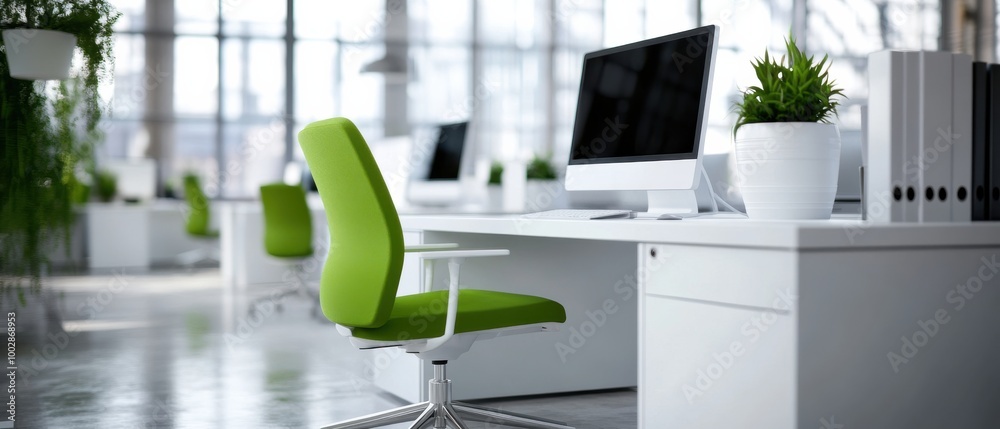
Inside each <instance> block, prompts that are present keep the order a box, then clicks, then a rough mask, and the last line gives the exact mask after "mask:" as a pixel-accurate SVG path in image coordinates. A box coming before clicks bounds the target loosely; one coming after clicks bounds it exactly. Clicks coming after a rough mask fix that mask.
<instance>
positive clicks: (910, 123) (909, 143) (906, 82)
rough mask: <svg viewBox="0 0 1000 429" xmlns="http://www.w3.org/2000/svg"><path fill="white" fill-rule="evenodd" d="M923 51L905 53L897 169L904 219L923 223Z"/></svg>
mask: <svg viewBox="0 0 1000 429" xmlns="http://www.w3.org/2000/svg"><path fill="white" fill-rule="evenodd" d="M920 54H921V53H920V52H903V53H902V55H903V61H904V62H903V72H902V75H903V95H902V97H899V98H900V99H901V100H902V102H903V125H902V127H903V131H902V134H903V141H902V142H901V147H900V148H899V153H898V156H900V157H902V159H901V160H899V164H898V166H897V167H895V168H899V169H900V170H902V171H900V172H899V173H898V174H899V175H900V180H901V181H902V183H903V186H902V188H903V204H902V206H903V221H905V222H919V221H920V220H921V217H920V215H921V212H922V210H923V205H922V202H923V198H922V197H921V194H922V192H921V187H922V186H921V185H922V179H923V174H922V173H921V171H920V167H919V164H920V148H921V146H922V145H921V143H920V135H921V134H922V130H921V128H922V127H921V122H922V121H921V113H922V112H921V110H920V106H921V102H922V97H921V94H922V85H921V75H922V73H921V71H920V69H921V55H920Z"/></svg>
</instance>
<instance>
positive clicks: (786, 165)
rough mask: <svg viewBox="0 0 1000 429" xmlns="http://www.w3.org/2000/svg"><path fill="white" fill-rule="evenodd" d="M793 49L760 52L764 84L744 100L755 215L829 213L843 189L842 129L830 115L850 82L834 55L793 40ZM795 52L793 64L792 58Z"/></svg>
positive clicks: (744, 146) (741, 147)
mask: <svg viewBox="0 0 1000 429" xmlns="http://www.w3.org/2000/svg"><path fill="white" fill-rule="evenodd" d="M785 46H786V48H787V51H788V55H787V57H781V59H780V60H778V61H775V59H774V57H772V56H770V55H769V53H768V52H767V51H766V50H765V51H764V58H763V59H761V58H757V59H755V60H754V62H753V63H752V64H753V68H754V71H755V72H756V75H757V79H758V80H759V85H754V86H750V87H749V88H747V89H746V90H745V91H743V94H742V100H741V101H739V102H737V104H736V106H735V107H736V112H737V115H738V118H737V121H736V126H735V128H734V129H733V134H734V145H735V152H736V167H737V173H738V176H739V182H740V190H741V192H742V194H743V201H744V203H745V205H746V209H747V215H748V216H749V217H750V218H752V219H829V218H830V213H831V212H832V209H833V200H834V197H835V196H836V192H837V174H838V171H839V166H840V133H839V131H838V130H837V126H836V125H835V124H832V123H830V119H831V117H833V116H836V114H837V106H838V105H839V103H838V101H837V98H838V97H843V93H842V90H841V89H840V88H837V87H836V85H835V83H834V81H833V80H831V79H830V75H829V63H828V62H827V60H828V58H827V57H826V56H824V57H823V59H822V60H820V61H819V62H816V61H815V59H814V58H813V57H810V56H807V55H806V53H805V52H803V51H802V50H801V49H799V47H798V46H797V45H796V44H795V38H794V37H793V36H792V35H791V34H789V36H788V38H787V39H786V40H785ZM786 58H787V64H786V61H785V60H786Z"/></svg>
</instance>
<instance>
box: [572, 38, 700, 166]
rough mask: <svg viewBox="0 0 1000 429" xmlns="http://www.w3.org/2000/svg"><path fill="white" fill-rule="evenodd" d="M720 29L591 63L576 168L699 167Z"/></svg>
mask: <svg viewBox="0 0 1000 429" xmlns="http://www.w3.org/2000/svg"><path fill="white" fill-rule="evenodd" d="M714 34H715V33H714V28H713V27H711V26H709V27H703V28H698V29H695V30H691V31H687V32H684V33H678V34H674V35H669V36H663V37H659V38H656V39H651V40H646V41H642V42H637V43H633V44H630V45H625V46H620V47H617V48H611V49H605V50H602V51H597V52H591V53H589V54H587V55H586V56H585V57H584V63H583V77H582V79H581V82H580V97H579V101H578V104H577V113H576V124H575V126H574V129H573V145H572V150H571V152H570V161H569V163H570V164H594V163H606V162H632V161H651V160H671V159H694V158H695V157H697V154H698V146H697V145H698V144H699V141H700V133H701V127H700V123H701V120H703V118H702V115H703V114H704V112H703V110H704V109H703V107H704V106H706V105H707V104H705V100H704V97H705V94H707V91H708V84H709V82H708V81H709V79H710V76H708V73H706V70H708V69H710V67H709V64H708V61H710V58H709V57H710V56H711V53H712V52H711V49H712V46H713V43H714V40H713V37H714Z"/></svg>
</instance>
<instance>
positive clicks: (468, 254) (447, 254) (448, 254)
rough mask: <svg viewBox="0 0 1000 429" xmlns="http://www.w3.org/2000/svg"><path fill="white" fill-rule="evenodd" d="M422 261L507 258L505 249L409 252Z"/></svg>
mask: <svg viewBox="0 0 1000 429" xmlns="http://www.w3.org/2000/svg"><path fill="white" fill-rule="evenodd" d="M411 253H414V254H416V255H419V256H420V257H421V258H423V259H455V258H457V259H462V258H479V257H483V256H507V255H509V254H510V250H507V249H468V250H436V251H432V252H411Z"/></svg>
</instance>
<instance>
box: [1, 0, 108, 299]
mask: <svg viewBox="0 0 1000 429" xmlns="http://www.w3.org/2000/svg"><path fill="white" fill-rule="evenodd" d="M119 15H120V14H119V13H118V12H116V11H115V10H114V8H113V7H112V6H111V4H110V2H109V1H107V0H80V1H68V0H2V1H0V29H3V30H8V29H16V28H28V29H51V30H60V31H66V32H69V33H72V34H73V35H74V36H75V37H76V46H77V47H79V48H80V50H79V52H80V54H81V55H80V57H79V58H80V59H81V60H82V62H81V64H79V67H77V68H76V69H74V70H75V71H74V75H75V76H74V77H73V79H68V80H64V81H60V82H59V83H58V88H57V89H56V91H52V88H51V85H53V84H52V83H49V82H35V81H30V80H23V79H19V78H17V77H16V76H14V77H12V76H11V73H10V71H11V65H10V64H9V61H8V60H9V58H8V57H9V55H6V52H5V55H0V103H2V104H3V105H4V106H16V108H4V109H0V219H3V222H0V289H3V293H2V294H0V300H2V299H3V298H2V297H4V296H7V292H8V291H9V290H10V289H9V288H8V287H10V286H13V290H15V291H16V292H17V296H18V298H19V300H20V301H21V302H22V303H23V302H24V293H23V292H24V289H22V288H21V286H20V285H21V284H22V281H21V280H22V279H25V278H26V279H28V280H30V282H29V283H30V284H31V288H32V290H35V291H38V290H40V286H41V283H40V277H41V273H42V271H43V267H44V266H45V265H46V264H47V257H46V254H47V252H48V251H49V250H50V249H49V248H48V247H49V245H48V243H57V242H59V241H60V239H62V240H66V241H68V240H69V238H68V237H69V227H70V225H71V223H72V220H73V212H72V201H73V190H74V189H75V187H76V185H75V183H74V180H73V179H72V175H73V174H76V171H77V168H78V166H81V165H82V166H83V169H84V170H86V171H87V172H88V173H91V174H93V150H92V148H93V145H95V144H96V143H97V142H98V141H100V139H101V133H100V132H99V130H98V123H99V121H100V119H101V116H102V114H103V109H104V108H103V106H102V104H101V101H100V98H99V96H98V92H97V87H98V84H99V83H100V82H101V81H102V80H105V79H108V78H110V76H111V71H112V70H113V69H112V65H113V57H112V47H113V46H112V35H113V34H112V26H113V25H114V23H115V21H116V20H117V19H118V17H119ZM33 40H35V39H30V38H29V39H28V40H27V41H26V43H24V44H21V45H19V46H18V49H20V48H24V47H25V46H27V45H28V44H31V43H33ZM4 50H5V51H8V50H12V47H11V46H5V47H4Z"/></svg>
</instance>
